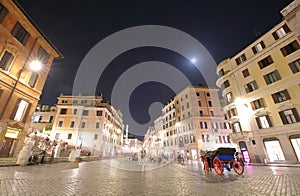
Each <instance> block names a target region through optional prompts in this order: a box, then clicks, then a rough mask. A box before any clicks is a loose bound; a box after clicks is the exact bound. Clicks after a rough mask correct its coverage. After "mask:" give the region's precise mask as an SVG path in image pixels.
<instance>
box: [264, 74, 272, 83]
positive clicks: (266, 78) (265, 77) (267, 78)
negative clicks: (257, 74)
mask: <svg viewBox="0 0 300 196" xmlns="http://www.w3.org/2000/svg"><path fill="white" fill-rule="evenodd" d="M264 79H265V81H266V84H267V85H268V84H270V83H271V82H270V79H269V77H268V75H264Z"/></svg>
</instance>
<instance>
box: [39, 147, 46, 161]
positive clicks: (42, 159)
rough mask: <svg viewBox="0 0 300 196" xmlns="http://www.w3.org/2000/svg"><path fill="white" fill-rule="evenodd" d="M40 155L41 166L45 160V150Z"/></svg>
mask: <svg viewBox="0 0 300 196" xmlns="http://www.w3.org/2000/svg"><path fill="white" fill-rule="evenodd" d="M40 155H42V158H41V161H40V163H41V164H43V163H44V159H45V155H46V150H43V151H42V152H41V153H40Z"/></svg>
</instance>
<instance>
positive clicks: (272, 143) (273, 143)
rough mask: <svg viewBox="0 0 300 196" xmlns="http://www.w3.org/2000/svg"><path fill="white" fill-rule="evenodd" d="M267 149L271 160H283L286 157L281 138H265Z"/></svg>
mask: <svg viewBox="0 0 300 196" xmlns="http://www.w3.org/2000/svg"><path fill="white" fill-rule="evenodd" d="M263 142H264V145H265V149H266V152H267V155H268V159H269V162H283V161H285V157H284V154H283V150H282V148H281V145H280V143H279V140H278V139H277V138H276V137H272V138H265V139H264V140H263Z"/></svg>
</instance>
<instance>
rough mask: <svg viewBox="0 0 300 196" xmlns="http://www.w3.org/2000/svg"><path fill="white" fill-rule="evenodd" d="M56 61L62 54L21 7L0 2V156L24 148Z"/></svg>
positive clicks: (10, 1) (14, 2)
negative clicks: (49, 74) (38, 104)
mask: <svg viewBox="0 0 300 196" xmlns="http://www.w3.org/2000/svg"><path fill="white" fill-rule="evenodd" d="M56 58H62V55H61V54H60V52H59V51H58V50H57V49H56V48H55V46H54V45H53V44H52V43H51V42H50V41H49V39H48V38H47V37H46V36H45V34H44V33H43V32H42V31H41V29H40V28H39V27H38V26H37V25H36V24H35V23H34V22H33V21H32V19H31V18H30V17H29V16H28V15H27V14H26V12H25V11H24V10H23V8H22V7H21V6H20V5H19V4H18V3H16V1H14V0H0V157H9V156H10V157H11V156H17V155H18V153H19V151H20V150H21V148H22V147H23V141H24V139H25V135H26V133H27V130H28V128H29V123H30V121H31V116H32V114H33V112H34V110H35V108H36V106H37V103H38V101H39V99H40V95H41V93H42V90H43V87H44V84H45V81H46V79H47V75H48V73H49V71H50V68H51V64H52V62H53V60H54V59H56ZM37 60H38V61H39V62H40V63H37V62H38V61H37ZM33 62H35V64H33ZM37 65H38V66H37ZM39 67H41V69H40V70H39V71H33V70H32V69H30V68H34V69H38V68H39Z"/></svg>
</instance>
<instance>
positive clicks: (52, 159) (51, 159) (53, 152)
mask: <svg viewBox="0 0 300 196" xmlns="http://www.w3.org/2000/svg"><path fill="white" fill-rule="evenodd" d="M54 154H55V146H54V147H53V148H52V150H51V157H50V161H49V163H50V164H51V163H52V162H53V161H54Z"/></svg>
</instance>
